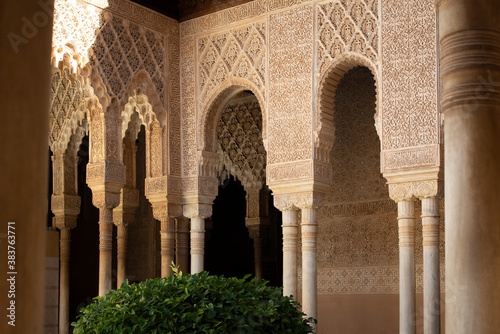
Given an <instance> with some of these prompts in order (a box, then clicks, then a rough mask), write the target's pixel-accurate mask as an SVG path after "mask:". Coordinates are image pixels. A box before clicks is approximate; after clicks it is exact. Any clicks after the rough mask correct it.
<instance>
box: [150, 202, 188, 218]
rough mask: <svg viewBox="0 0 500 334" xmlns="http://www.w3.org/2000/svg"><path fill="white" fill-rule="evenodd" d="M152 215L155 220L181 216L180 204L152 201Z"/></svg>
mask: <svg viewBox="0 0 500 334" xmlns="http://www.w3.org/2000/svg"><path fill="white" fill-rule="evenodd" d="M152 205H153V216H154V217H155V219H157V220H162V219H165V218H177V217H180V216H182V205H180V204H177V203H168V202H167V201H166V200H165V201H163V202H153V203H152Z"/></svg>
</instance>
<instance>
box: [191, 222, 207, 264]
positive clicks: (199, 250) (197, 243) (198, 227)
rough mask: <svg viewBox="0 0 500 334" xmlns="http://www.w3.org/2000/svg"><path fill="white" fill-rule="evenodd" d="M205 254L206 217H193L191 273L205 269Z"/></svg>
mask: <svg viewBox="0 0 500 334" xmlns="http://www.w3.org/2000/svg"><path fill="white" fill-rule="evenodd" d="M204 255H205V219H204V218H200V217H193V218H191V274H196V273H199V272H200V271H203V264H204Z"/></svg>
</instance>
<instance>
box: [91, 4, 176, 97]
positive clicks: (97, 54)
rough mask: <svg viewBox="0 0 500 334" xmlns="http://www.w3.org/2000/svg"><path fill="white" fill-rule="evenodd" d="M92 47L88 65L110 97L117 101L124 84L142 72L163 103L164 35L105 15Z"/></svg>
mask: <svg viewBox="0 0 500 334" xmlns="http://www.w3.org/2000/svg"><path fill="white" fill-rule="evenodd" d="M105 17H106V21H105V22H104V24H103V25H102V27H101V28H100V29H99V33H98V34H97V36H96V40H95V42H94V44H93V46H92V56H91V66H92V68H93V69H94V70H95V71H98V73H99V76H100V77H101V78H102V79H103V81H104V83H105V84H106V86H107V90H108V92H109V94H110V95H115V96H118V97H119V98H121V97H122V96H123V95H124V92H125V90H126V87H127V83H128V82H129V81H130V80H131V79H132V78H133V76H134V75H135V74H136V73H137V72H138V71H140V70H145V71H146V72H147V73H148V74H149V76H150V78H151V80H152V82H153V84H154V86H155V88H156V91H157V92H158V95H159V96H160V99H161V101H162V102H163V103H165V97H166V89H165V88H166V87H165V83H166V80H165V71H166V69H165V66H166V64H165V59H166V54H167V48H166V43H165V39H166V38H165V35H162V34H160V33H158V32H155V31H152V30H149V29H146V28H145V27H144V26H140V25H137V24H135V23H133V22H131V21H130V20H127V19H122V18H120V17H118V16H112V15H110V14H106V15H105Z"/></svg>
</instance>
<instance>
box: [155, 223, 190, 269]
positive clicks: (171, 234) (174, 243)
mask: <svg viewBox="0 0 500 334" xmlns="http://www.w3.org/2000/svg"><path fill="white" fill-rule="evenodd" d="M160 233H161V276H162V277H167V276H170V275H171V274H172V273H173V271H172V267H171V266H172V262H174V263H175V265H176V266H177V267H178V268H179V270H180V271H182V272H187V270H188V263H189V258H188V256H189V221H188V219H187V218H185V217H178V218H168V217H167V218H163V219H161V230H160Z"/></svg>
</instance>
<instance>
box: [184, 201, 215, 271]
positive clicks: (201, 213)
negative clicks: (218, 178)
mask: <svg viewBox="0 0 500 334" xmlns="http://www.w3.org/2000/svg"><path fill="white" fill-rule="evenodd" d="M183 214H184V216H185V217H187V218H189V219H190V220H191V230H190V239H191V240H190V241H191V274H197V273H199V272H201V271H203V270H204V264H205V218H208V217H210V216H211V215H212V204H199V203H193V204H187V205H184V207H183Z"/></svg>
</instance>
